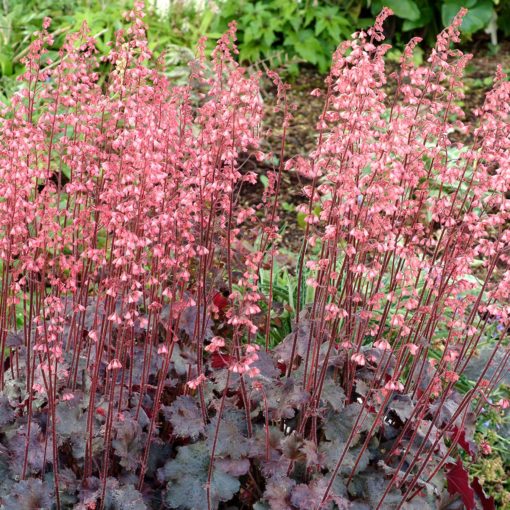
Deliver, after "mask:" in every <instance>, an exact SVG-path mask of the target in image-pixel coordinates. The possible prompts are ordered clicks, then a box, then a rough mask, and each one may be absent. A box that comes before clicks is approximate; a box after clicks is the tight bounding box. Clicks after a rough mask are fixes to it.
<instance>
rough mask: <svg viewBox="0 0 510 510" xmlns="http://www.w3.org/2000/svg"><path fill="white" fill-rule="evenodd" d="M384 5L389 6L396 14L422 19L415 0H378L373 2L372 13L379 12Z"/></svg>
mask: <svg viewBox="0 0 510 510" xmlns="http://www.w3.org/2000/svg"><path fill="white" fill-rule="evenodd" d="M383 7H389V8H390V9H391V10H392V11H393V14H395V16H397V17H399V18H402V19H408V20H411V21H417V20H419V19H420V15H421V13H420V9H419V8H418V6H417V5H416V2H414V0H376V1H375V2H374V3H373V4H372V13H374V14H377V13H379V12H380V11H381V9H382V8H383Z"/></svg>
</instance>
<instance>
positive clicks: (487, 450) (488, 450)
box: [480, 441, 492, 455]
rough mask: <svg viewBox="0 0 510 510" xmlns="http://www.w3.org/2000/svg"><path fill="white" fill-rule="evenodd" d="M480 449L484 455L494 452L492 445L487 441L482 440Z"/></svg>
mask: <svg viewBox="0 0 510 510" xmlns="http://www.w3.org/2000/svg"><path fill="white" fill-rule="evenodd" d="M480 451H481V452H482V454H483V455H490V454H491V453H492V447H491V445H490V444H489V443H488V442H487V441H481V442H480Z"/></svg>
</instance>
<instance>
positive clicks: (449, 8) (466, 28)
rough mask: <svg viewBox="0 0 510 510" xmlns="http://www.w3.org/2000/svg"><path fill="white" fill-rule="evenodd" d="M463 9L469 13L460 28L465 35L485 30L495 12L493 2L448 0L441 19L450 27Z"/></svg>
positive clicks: (490, 0) (442, 10)
mask: <svg viewBox="0 0 510 510" xmlns="http://www.w3.org/2000/svg"><path fill="white" fill-rule="evenodd" d="M462 7H466V8H467V9H468V12H467V14H466V16H464V19H463V20H462V25H461V27H460V29H461V31H462V32H464V33H465V34H473V33H475V32H477V31H478V30H482V29H483V28H485V27H486V26H487V25H488V24H489V22H490V20H491V18H492V16H493V12H494V6H493V3H492V0H446V2H445V3H444V4H443V6H442V8H441V18H442V21H443V24H444V26H448V25H449V24H450V23H451V21H452V20H453V18H454V17H455V15H456V14H457V13H458V12H459V10H460V9H461V8H462Z"/></svg>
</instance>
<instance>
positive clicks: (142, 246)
mask: <svg viewBox="0 0 510 510" xmlns="http://www.w3.org/2000/svg"><path fill="white" fill-rule="evenodd" d="M390 14H391V11H389V9H384V10H383V11H382V12H381V14H380V15H379V17H378V18H377V20H376V22H375V25H374V26H373V27H372V28H370V29H368V30H366V31H360V32H357V33H355V34H353V35H352V38H351V39H350V40H348V41H346V42H343V43H341V44H340V46H339V47H338V49H337V51H336V52H335V54H334V55H333V59H332V66H331V72H330V74H329V75H328V77H327V79H326V82H325V84H326V88H325V90H319V89H318V90H315V91H313V94H314V95H317V96H322V97H323V98H324V109H323V112H322V114H321V116H320V118H319V119H318V121H317V125H316V126H315V129H316V132H317V143H316V147H315V149H314V150H313V151H312V152H310V153H309V154H301V155H295V156H293V157H288V156H287V155H286V151H285V140H286V137H287V136H289V133H288V128H289V121H290V119H291V115H292V106H291V105H289V104H288V102H287V100H286V94H287V90H288V85H286V84H285V83H283V82H282V80H281V79H280V78H279V76H278V75H277V74H276V73H274V72H271V71H270V72H269V73H268V75H269V78H270V79H271V80H272V82H273V84H274V87H275V90H276V91H277V94H278V109H279V111H280V112H281V114H282V132H283V134H282V141H281V146H280V147H275V148H274V151H273V152H272V153H267V152H265V151H264V150H263V147H264V145H263V144H262V142H263V137H264V134H265V133H264V130H263V127H262V126H263V110H264V109H263V102H262V99H261V95H260V81H261V78H262V77H261V74H260V73H259V74H253V75H249V74H248V73H247V71H246V70H245V69H243V68H242V67H241V66H239V65H238V64H237V62H236V59H235V55H236V52H237V50H236V46H235V37H236V36H235V23H232V24H231V25H230V28H229V30H228V32H226V33H225V34H224V35H223V36H222V37H221V38H220V39H219V41H218V44H217V47H216V50H215V51H214V52H213V53H212V56H211V58H210V59H208V58H206V57H205V55H204V44H205V43H204V41H203V40H202V41H201V42H200V44H199V47H198V51H197V54H198V57H197V59H196V61H195V62H194V63H193V65H192V67H191V73H190V81H189V84H188V85H186V86H172V84H171V83H170V82H169V80H168V78H167V77H165V75H164V74H163V73H162V70H161V62H155V63H153V62H152V55H151V52H150V50H149V48H148V46H147V41H146V33H145V32H146V27H145V25H144V22H143V17H144V12H143V5H142V4H140V3H136V4H135V8H134V9H133V10H132V11H130V12H129V13H128V14H127V18H128V19H129V20H130V21H131V25H130V28H129V29H128V30H127V31H126V32H122V31H121V32H118V33H117V36H116V40H115V43H114V44H113V46H112V48H111V51H110V53H109V55H108V56H107V57H106V58H105V59H104V61H103V62H102V65H106V66H107V67H108V69H109V74H108V78H107V80H106V82H105V83H102V82H99V80H98V73H97V68H98V65H99V62H98V58H97V50H96V47H95V42H94V39H93V38H92V37H91V36H90V34H89V32H88V30H87V27H86V26H85V25H84V26H83V29H82V30H81V31H80V32H78V33H76V34H73V35H70V36H69V37H68V39H67V42H66V44H65V45H64V47H63V48H62V50H61V52H60V55H59V58H58V60H56V61H55V62H49V61H48V59H47V55H46V53H45V52H46V50H45V48H46V46H47V45H48V44H51V36H50V34H49V33H48V32H47V29H48V27H49V24H50V20H45V22H44V26H43V29H42V31H41V32H40V33H39V34H38V36H37V38H36V39H35V41H34V42H33V43H32V45H31V46H30V49H29V51H28V53H27V56H26V59H25V66H26V71H25V73H24V75H23V76H22V80H23V83H24V84H25V87H24V88H23V89H22V90H21V91H20V92H19V93H17V94H16V95H14V96H13V97H12V99H11V101H10V104H9V105H8V106H5V107H4V108H3V109H2V111H1V123H0V189H1V195H0V229H1V230H0V259H1V265H0V275H1V287H0V393H1V394H0V453H1V455H0V469H1V473H2V477H1V479H0V503H1V504H2V507H3V508H6V509H11V508H26V509H29V508H34V509H35V508H53V507H55V508H58V509H60V508H77V509H90V508H107V509H131V508H132V509H142V508H176V509H188V510H198V509H200V510H201V509H207V510H212V509H217V508H229V507H234V508H255V509H258V510H262V509H274V510H288V509H290V510H299V509H319V508H320V509H334V508H337V509H342V510H343V509H353V510H354V509H360V510H361V509H368V508H372V509H389V508H391V509H401V508H402V509H411V508H420V509H421V508H442V509H447V508H452V509H453V508H458V507H459V506H458V505H459V501H460V502H461V504H463V505H464V506H465V507H466V508H468V509H474V508H494V499H493V497H492V496H491V495H487V494H486V493H485V492H484V490H483V487H482V485H481V483H480V480H479V479H478V478H474V479H473V480H472V479H471V478H470V477H469V474H468V472H467V470H466V464H467V463H469V462H471V460H470V459H475V458H476V457H477V456H478V455H480V452H481V453H482V454H483V452H484V451H486V449H487V447H486V445H485V444H482V443H480V444H477V441H476V440H475V439H476V437H477V436H475V429H476V424H477V423H478V421H479V417H480V416H482V415H484V413H485V412H487V410H491V412H493V413H498V414H501V413H503V412H504V410H505V409H506V408H508V400H507V399H505V398H501V399H499V400H496V399H495V398H494V396H493V395H494V394H495V392H496V393H497V391H498V387H499V382H500V380H501V379H502V377H503V376H504V375H505V369H506V368H505V367H506V366H507V362H508V357H509V351H508V348H507V341H508V330H509V327H510V316H509V312H510V305H509V302H508V300H509V296H510V271H509V270H508V269H507V268H508V262H509V246H510V230H509V229H508V228H507V226H508V220H509V216H510V200H509V199H508V197H507V195H506V193H507V191H508V189H509V187H510V186H509V184H510V166H509V162H510V160H509V157H508V151H509V147H510V130H509V125H508V115H509V108H510V106H509V105H510V102H509V94H510V83H509V82H508V81H507V80H506V77H505V75H504V74H503V72H502V71H501V70H499V71H498V73H497V76H496V78H495V82H494V87H493V89H492V90H491V91H490V92H489V93H488V94H487V98H486V100H485V103H484V105H483V107H482V108H480V109H479V111H477V112H475V114H476V119H477V120H476V122H475V123H474V125H468V124H466V123H464V122H463V120H462V119H463V112H462V110H461V108H460V107H459V106H458V104H459V101H460V100H461V99H462V81H461V80H462V72H463V69H464V67H465V65H466V64H467V62H468V60H469V55H464V54H463V53H462V52H461V51H459V50H456V49H452V45H453V44H454V43H456V42H458V41H459V26H460V24H461V21H462V16H463V14H464V12H463V11H461V12H460V13H459V14H458V15H457V17H456V18H455V19H454V21H453V22H452V24H451V26H450V27H448V28H447V29H445V30H444V31H443V32H442V33H441V34H440V35H439V37H438V40H437V44H436V46H435V47H434V48H433V50H432V52H431V55H430V57H429V59H428V62H427V64H426V65H425V66H423V67H416V66H415V65H414V64H413V60H412V52H413V48H414V47H415V45H416V44H417V43H418V42H419V41H418V40H417V39H412V40H411V41H410V42H409V44H408V46H407V48H406V50H405V52H404V54H403V57H402V62H401V67H400V70H399V71H398V72H396V73H395V74H394V75H393V76H392V77H391V79H393V80H394V81H395V92H394V94H393V95H392V96H388V95H387V93H386V92H385V90H386V83H387V80H388V76H387V74H386V72H385V67H384V55H385V53H386V52H387V50H388V49H389V46H388V45H386V44H384V43H383V39H384V32H383V23H384V21H385V19H386V18H387V17H388V16H389V15H390ZM311 129H312V126H311ZM248 159H250V160H252V161H260V162H266V166H267V165H271V162H273V163H274V164H273V165H272V166H270V169H269V170H268V171H267V173H266V175H265V176H264V178H265V180H266V186H265V191H264V194H263V195H262V197H261V198H260V201H259V203H257V204H253V205H243V204H242V201H241V200H240V195H241V194H242V189H243V186H248V185H251V184H254V183H256V182H257V179H258V178H259V176H258V175H257V174H256V173H254V172H251V171H249V172H248V171H246V170H245V168H244V163H245V162H246V161H247V160H248ZM290 171H292V172H298V173H299V174H300V175H301V176H302V177H303V178H304V179H305V180H306V185H305V186H304V188H303V190H302V192H303V195H304V196H305V197H306V198H307V203H306V204H305V205H302V206H300V213H301V214H303V215H304V216H303V217H304V220H305V223H304V229H303V232H302V247H301V250H300V253H299V255H298V256H297V257H296V263H295V266H294V267H291V268H289V271H290V272H291V274H292V275H293V276H294V279H295V282H296V288H295V295H294V297H293V298H292V299H288V300H286V298H285V296H283V297H282V295H281V293H278V292H276V289H275V288H274V286H273V282H274V281H275V280H274V278H275V277H276V274H273V271H274V269H275V267H276V261H277V260H278V257H279V251H278V247H279V241H280V239H281V235H282V234H281V230H280V227H281V225H280V220H279V217H278V212H279V198H278V194H279V190H280V182H281V177H282V175H283V173H284V172H290ZM268 273H269V274H270V278H269V285H262V284H261V275H262V274H268ZM306 296H311V299H310V300H307V299H305V298H306ZM282 308H285V310H286V313H289V314H290V317H291V319H292V331H291V332H290V333H289V334H288V335H287V336H286V337H285V338H284V339H283V340H282V341H281V342H280V343H279V344H278V345H277V346H276V347H274V348H270V346H271V345H272V344H273V342H272V341H271V338H272V334H273V332H274V331H276V330H277V329H278V327H279V326H278V324H279V316H278V315H279V313H280V312H279V310H280V309H282ZM482 344H483V345H488V347H487V349H489V355H488V356H487V357H486V359H485V361H484V363H483V364H482V365H481V366H480V364H478V365H477V364H476V363H475V362H476V360H477V359H478V358H479V356H478V354H479V350H480V347H481V346H482ZM468 369H469V377H468ZM479 450H480V452H479ZM482 481H483V480H482Z"/></svg>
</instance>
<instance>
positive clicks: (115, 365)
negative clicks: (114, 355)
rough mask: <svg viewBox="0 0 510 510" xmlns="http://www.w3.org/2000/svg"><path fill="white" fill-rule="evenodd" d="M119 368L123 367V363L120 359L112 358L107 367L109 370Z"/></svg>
mask: <svg viewBox="0 0 510 510" xmlns="http://www.w3.org/2000/svg"><path fill="white" fill-rule="evenodd" d="M118 368H122V363H121V362H120V361H119V360H118V359H112V360H111V361H110V363H108V366H107V367H106V369H107V370H116V369H118Z"/></svg>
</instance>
